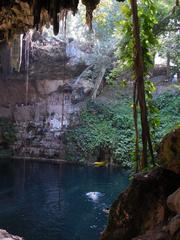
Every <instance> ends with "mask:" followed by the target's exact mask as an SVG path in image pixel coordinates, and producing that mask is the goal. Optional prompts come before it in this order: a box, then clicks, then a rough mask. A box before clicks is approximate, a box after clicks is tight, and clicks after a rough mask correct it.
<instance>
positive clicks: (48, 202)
mask: <svg viewBox="0 0 180 240" xmlns="http://www.w3.org/2000/svg"><path fill="white" fill-rule="evenodd" d="M127 185H128V173H127V172H126V171H120V170H119V169H109V168H93V167H82V166H73V165H69V164H62V165H55V164H46V163H43V164H42V163H34V162H25V161H15V162H14V161H11V160H9V161H8V160H4V161H3V162H2V161H1V160H0V228H4V229H7V230H8V231H9V232H11V233H13V234H17V235H20V236H23V237H25V239H26V240H96V239H98V238H99V235H100V232H101V231H102V230H103V228H104V226H105V224H106V221H107V216H106V214H105V213H104V212H103V209H104V208H107V207H109V205H110V204H111V202H112V201H113V200H114V199H115V198H116V197H117V196H118V194H119V192H120V191H122V190H123V189H124V188H125V187H126V186H127Z"/></svg>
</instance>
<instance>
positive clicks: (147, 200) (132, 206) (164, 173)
mask: <svg viewBox="0 0 180 240" xmlns="http://www.w3.org/2000/svg"><path fill="white" fill-rule="evenodd" d="M179 182H180V176H179V175H178V174H176V173H174V172H172V171H170V170H167V169H163V168H158V169H156V170H153V171H152V172H150V173H149V174H146V175H145V174H144V175H143V174H138V175H136V176H135V177H134V179H133V181H132V183H131V185H130V186H129V187H128V189H127V190H126V191H125V192H123V193H122V194H120V196H119V197H118V199H117V200H116V201H115V202H114V203H113V204H112V206H111V209H110V213H109V220H108V226H107V228H106V229H105V231H104V232H103V233H102V236H101V240H131V239H132V238H133V237H136V236H138V235H142V234H145V233H146V232H147V231H148V230H151V229H154V228H155V227H156V226H157V225H159V224H163V223H164V222H165V221H167V219H168V217H169V216H170V212H169V210H168V208H167V204H166V200H167V197H168V196H169V195H170V194H172V193H173V192H174V191H175V190H176V189H177V188H178V187H179ZM149 239H150V238H149Z"/></svg>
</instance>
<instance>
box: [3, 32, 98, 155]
mask: <svg viewBox="0 0 180 240" xmlns="http://www.w3.org/2000/svg"><path fill="white" fill-rule="evenodd" d="M26 38H27V36H26ZM30 39H32V41H30V42H29V45H28V44H27V41H25V42H24V43H23V41H24V37H22V36H20V35H19V37H17V39H16V40H14V42H13V43H12V45H11V46H8V45H6V47H7V51H9V52H10V58H9V64H8V68H9V70H6V67H7V64H5V65H4V66H2V72H3V73H4V74H1V77H0V78H1V80H0V102H1V104H0V117H6V118H10V119H12V120H13V121H14V122H15V123H16V132H17V141H16V143H15V144H14V146H13V149H14V152H15V154H16V155H20V156H24V155H26V156H31V157H46V158H63V157H64V152H63V145H62V139H61V135H62V133H63V132H64V130H65V129H66V128H67V126H72V125H73V124H77V117H78V114H79V110H80V109H81V107H82V105H83V103H84V101H85V100H86V99H87V98H88V97H90V96H91V95H92V94H93V91H94V88H95V85H96V81H95V77H93V75H94V73H93V71H94V66H93V64H92V62H93V60H92V59H93V53H92V49H91V47H89V46H81V45H79V44H78V43H77V42H76V41H75V40H73V39H68V40H67V41H63V40H62V39H59V38H58V37H51V39H50V38H49V36H48V35H47V34H46V33H44V35H41V34H39V33H37V32H35V34H33V35H32V36H30ZM27 45H28V48H29V50H30V58H29V59H26V58H28V55H27V53H26V50H27ZM17 46H18V47H17ZM7 51H4V52H2V51H1V53H0V54H1V58H2V59H3V57H4V56H6V55H7ZM28 61H29V62H28ZM100 71H101V69H100ZM97 74H98V73H97ZM98 88H99V86H98Z"/></svg>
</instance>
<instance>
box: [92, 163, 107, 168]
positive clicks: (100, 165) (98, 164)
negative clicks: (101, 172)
mask: <svg viewBox="0 0 180 240" xmlns="http://www.w3.org/2000/svg"><path fill="white" fill-rule="evenodd" d="M94 165H95V166H97V167H103V166H106V162H94Z"/></svg>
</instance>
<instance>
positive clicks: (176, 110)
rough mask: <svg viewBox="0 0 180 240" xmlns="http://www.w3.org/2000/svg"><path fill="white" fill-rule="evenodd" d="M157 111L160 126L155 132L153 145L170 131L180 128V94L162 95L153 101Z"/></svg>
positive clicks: (168, 93)
mask: <svg viewBox="0 0 180 240" xmlns="http://www.w3.org/2000/svg"><path fill="white" fill-rule="evenodd" d="M154 104H155V106H156V107H157V108H158V109H159V116H160V125H159V127H158V131H156V132H155V143H156V144H157V143H159V141H160V140H161V139H162V137H163V136H164V135H165V134H167V133H168V132H170V131H171V130H172V129H174V128H176V127H177V126H180V94H178V93H176V94H173V93H170V92H167V93H164V94H161V95H160V96H158V97H157V98H156V99H155V101H154Z"/></svg>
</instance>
